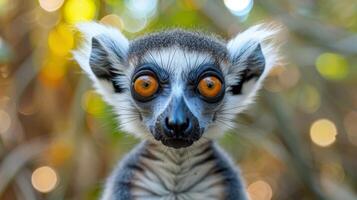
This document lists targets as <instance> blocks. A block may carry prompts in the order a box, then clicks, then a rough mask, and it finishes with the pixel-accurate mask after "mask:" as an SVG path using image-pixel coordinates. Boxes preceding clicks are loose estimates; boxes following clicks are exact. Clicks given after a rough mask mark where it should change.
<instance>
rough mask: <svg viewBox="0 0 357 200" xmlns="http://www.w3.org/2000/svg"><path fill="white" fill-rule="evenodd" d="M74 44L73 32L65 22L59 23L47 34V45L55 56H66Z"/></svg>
mask: <svg viewBox="0 0 357 200" xmlns="http://www.w3.org/2000/svg"><path fill="white" fill-rule="evenodd" d="M73 45H74V38H73V32H72V31H71V29H70V27H69V26H68V25H66V24H59V25H58V26H57V27H55V28H54V29H53V30H52V31H51V32H50V33H49V35H48V47H49V48H50V50H51V52H52V53H53V54H55V55H57V56H66V55H67V54H69V52H70V51H71V50H72V48H73Z"/></svg>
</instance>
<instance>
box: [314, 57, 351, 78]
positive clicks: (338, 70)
mask: <svg viewBox="0 0 357 200" xmlns="http://www.w3.org/2000/svg"><path fill="white" fill-rule="evenodd" d="M316 69H317V71H318V72H319V73H320V74H321V76H323V77H324V78H326V79H329V80H341V79H344V78H345V77H346V76H347V74H348V71H349V69H348V63H347V60H346V59H345V58H344V57H343V56H342V55H339V54H335V53H323V54H321V55H320V56H319V57H317V59H316Z"/></svg>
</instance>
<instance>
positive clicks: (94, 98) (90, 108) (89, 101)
mask: <svg viewBox="0 0 357 200" xmlns="http://www.w3.org/2000/svg"><path fill="white" fill-rule="evenodd" d="M105 107H106V104H105V103H104V101H103V99H102V97H101V96H100V95H99V94H98V93H97V92H95V91H94V90H89V91H87V92H86V93H84V95H83V97H82V108H83V110H85V111H86V112H87V113H89V114H92V115H101V114H103V111H104V109H105Z"/></svg>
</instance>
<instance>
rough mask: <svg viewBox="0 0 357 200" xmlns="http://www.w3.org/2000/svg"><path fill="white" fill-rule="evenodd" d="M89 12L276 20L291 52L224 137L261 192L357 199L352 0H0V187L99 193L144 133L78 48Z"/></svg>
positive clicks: (128, 29)
mask: <svg viewBox="0 0 357 200" xmlns="http://www.w3.org/2000/svg"><path fill="white" fill-rule="evenodd" d="M86 20H97V21H101V22H102V23H105V24H108V25H111V26H114V27H116V28H118V29H120V30H121V31H122V32H123V33H124V34H125V35H126V36H127V37H128V38H134V37H136V36H138V35H142V34H144V33H146V32H151V31H155V30H160V29H166V28H172V27H183V28H188V29H201V30H203V31H205V32H210V33H215V34H217V35H221V36H222V37H223V38H227V39H228V38H229V37H231V36H233V35H235V34H236V33H238V32H240V31H243V30H244V29H246V28H248V27H250V26H252V25H254V24H257V23H261V22H274V23H276V24H280V25H281V26H282V28H283V30H284V31H283V33H282V34H281V36H279V40H280V42H281V43H283V45H281V46H282V47H281V54H282V55H283V57H284V63H283V64H281V65H280V66H277V67H276V68H275V70H274V71H273V72H272V73H271V74H270V76H269V78H268V80H267V81H266V83H265V86H264V88H263V91H262V94H261V95H260V97H259V98H258V100H257V104H255V105H254V106H253V107H252V108H251V109H249V110H248V111H246V112H245V113H244V114H241V115H240V116H239V117H238V118H237V124H238V126H237V128H236V129H234V130H231V131H229V132H228V133H227V134H226V135H225V136H224V137H223V138H222V140H221V141H220V143H221V144H222V146H223V147H224V148H225V149H226V150H227V151H228V152H229V153H230V154H231V155H232V156H233V158H234V160H235V161H236V162H237V165H238V163H239V166H240V167H241V171H242V175H243V176H244V178H245V180H246V183H247V189H248V192H249V194H250V195H251V198H252V199H254V200H268V199H282V200H283V199H306V200H307V199H344V200H349V199H351V200H352V199H357V195H356V193H357V172H356V169H357V159H356V153H357V123H356V122H357V90H356V89H357V88H356V85H357V57H356V55H357V45H356V44H357V34H356V32H357V2H356V0H341V1H337V0H303V1H300V0H277V1H273V0H256V1H254V2H253V1H251V0H236V1H234V0H224V1H223V0H219V1H214V0H178V1H174V0H165V1H164V0H160V1H158V0H135V1H134V0H125V1H119V0H38V1H34V0H32V1H29V0H0V88H1V89H0V198H1V199H4V200H5V199H56V200H57V199H97V198H98V197H99V195H100V193H101V191H102V187H103V184H102V183H103V181H104V180H105V177H107V176H108V174H109V173H110V171H111V169H112V168H113V167H114V166H115V164H116V162H117V160H118V159H120V158H121V157H122V156H123V155H124V154H125V153H126V152H128V151H129V150H130V149H131V148H132V147H133V146H134V145H135V144H136V143H137V142H138V140H137V139H135V138H133V137H132V136H130V135H128V134H125V133H122V132H121V131H120V130H118V128H117V127H118V123H117V121H116V118H115V115H114V114H113V112H112V111H111V108H110V107H108V106H107V105H106V104H105V103H104V102H103V100H102V98H101V97H100V96H99V95H98V94H96V93H95V92H94V91H93V90H92V89H91V84H90V83H89V81H88V79H87V78H86V77H84V76H83V75H82V74H83V73H82V72H81V70H80V69H79V67H78V66H77V65H76V64H75V63H74V62H73V60H72V58H71V53H70V52H71V50H72V49H73V48H75V47H76V45H77V41H78V33H77V32H76V31H75V29H74V26H73V25H74V24H75V23H77V22H79V21H86ZM43 166H46V167H43ZM35 172H36V173H35Z"/></svg>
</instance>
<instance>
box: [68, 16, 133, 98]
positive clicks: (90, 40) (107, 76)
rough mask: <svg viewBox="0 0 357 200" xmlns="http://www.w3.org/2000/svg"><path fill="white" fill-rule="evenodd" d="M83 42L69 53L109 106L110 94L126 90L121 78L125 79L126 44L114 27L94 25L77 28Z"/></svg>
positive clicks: (89, 24) (87, 24) (127, 42)
mask: <svg viewBox="0 0 357 200" xmlns="http://www.w3.org/2000/svg"><path fill="white" fill-rule="evenodd" d="M77 28H78V30H79V31H80V32H81V33H82V35H83V38H84V41H83V43H82V46H81V47H80V48H79V49H77V50H75V51H74V52H73V55H74V59H75V60H76V61H77V62H78V64H79V65H80V66H81V68H82V69H83V70H84V71H85V72H86V74H87V75H88V76H89V77H90V79H91V80H92V81H93V83H94V87H95V88H96V89H97V91H98V92H99V93H100V94H101V95H102V96H103V97H104V99H105V100H106V101H107V102H108V103H110V104H113V102H112V101H113V100H112V99H113V97H112V96H113V95H114V94H116V93H121V92H123V90H124V89H126V88H125V87H124V86H125V84H123V82H122V80H120V79H121V78H123V77H125V69H126V66H127V51H128V48H129V41H128V40H127V39H126V38H125V37H124V36H123V35H122V34H121V33H120V32H119V30H117V29H115V28H111V27H108V26H104V25H101V24H98V23H94V22H89V23H80V24H78V25H77Z"/></svg>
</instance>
